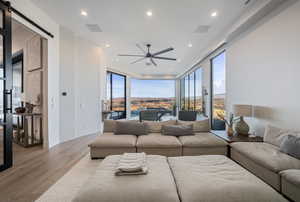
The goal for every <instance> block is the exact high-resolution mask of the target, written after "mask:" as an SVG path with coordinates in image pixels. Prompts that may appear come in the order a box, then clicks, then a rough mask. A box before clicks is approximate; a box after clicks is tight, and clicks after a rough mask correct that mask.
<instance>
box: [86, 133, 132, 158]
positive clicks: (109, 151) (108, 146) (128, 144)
mask: <svg viewBox="0 0 300 202" xmlns="http://www.w3.org/2000/svg"><path fill="white" fill-rule="evenodd" d="M136 140H137V137H136V136H135V135H115V134H113V133H104V134H102V135H99V136H98V137H97V138H96V139H95V140H94V141H93V142H92V143H91V144H89V147H90V155H91V158H92V159H95V158H104V157H106V156H108V155H117V154H123V153H125V152H128V153H131V152H133V153H134V152H136V147H135V144H136Z"/></svg>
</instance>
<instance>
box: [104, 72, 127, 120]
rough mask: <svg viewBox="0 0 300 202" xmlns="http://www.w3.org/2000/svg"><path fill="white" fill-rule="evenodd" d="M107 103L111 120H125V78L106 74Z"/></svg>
mask: <svg viewBox="0 0 300 202" xmlns="http://www.w3.org/2000/svg"><path fill="white" fill-rule="evenodd" d="M106 79H107V102H108V106H109V109H110V110H112V111H113V112H114V113H112V119H123V118H126V93H125V92H126V76H123V75H120V74H116V73H112V72H108V73H107V78H106Z"/></svg>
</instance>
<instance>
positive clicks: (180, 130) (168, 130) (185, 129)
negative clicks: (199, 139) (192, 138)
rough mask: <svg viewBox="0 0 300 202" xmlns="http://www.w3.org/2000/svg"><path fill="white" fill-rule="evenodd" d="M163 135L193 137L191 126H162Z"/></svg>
mask: <svg viewBox="0 0 300 202" xmlns="http://www.w3.org/2000/svg"><path fill="white" fill-rule="evenodd" d="M161 131H162V134H163V135H171V136H189V135H195V134H194V131H193V124H190V125H173V126H165V125H163V126H162V129H161Z"/></svg>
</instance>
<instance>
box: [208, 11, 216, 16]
mask: <svg viewBox="0 0 300 202" xmlns="http://www.w3.org/2000/svg"><path fill="white" fill-rule="evenodd" d="M210 16H211V17H217V16H218V12H217V11H214V12H212V13H211V14H210Z"/></svg>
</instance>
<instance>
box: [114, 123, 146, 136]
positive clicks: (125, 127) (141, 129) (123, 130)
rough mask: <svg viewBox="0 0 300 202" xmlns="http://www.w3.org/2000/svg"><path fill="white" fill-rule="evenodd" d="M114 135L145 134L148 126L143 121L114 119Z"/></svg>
mask: <svg viewBox="0 0 300 202" xmlns="http://www.w3.org/2000/svg"><path fill="white" fill-rule="evenodd" d="M115 127H116V128H115V135H137V136H139V135H147V134H148V127H147V126H146V125H145V124H144V123H139V122H132V121H116V126H115Z"/></svg>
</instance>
